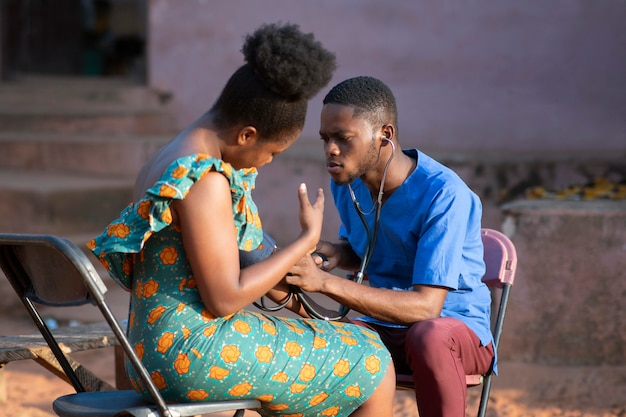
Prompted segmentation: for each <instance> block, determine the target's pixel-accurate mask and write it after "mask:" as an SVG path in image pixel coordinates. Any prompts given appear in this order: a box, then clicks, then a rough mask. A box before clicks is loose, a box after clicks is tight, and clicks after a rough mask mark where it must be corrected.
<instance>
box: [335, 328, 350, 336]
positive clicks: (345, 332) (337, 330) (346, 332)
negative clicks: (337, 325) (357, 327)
mask: <svg viewBox="0 0 626 417" xmlns="http://www.w3.org/2000/svg"><path fill="white" fill-rule="evenodd" d="M335 331H336V332H337V333H340V334H345V335H346V336H352V332H351V331H349V330H346V329H335Z"/></svg>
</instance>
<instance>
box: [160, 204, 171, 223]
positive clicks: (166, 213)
mask: <svg viewBox="0 0 626 417" xmlns="http://www.w3.org/2000/svg"><path fill="white" fill-rule="evenodd" d="M161 220H163V222H164V223H167V224H170V223H172V210H170V208H169V207H168V208H166V209H165V210H163V214H161Z"/></svg>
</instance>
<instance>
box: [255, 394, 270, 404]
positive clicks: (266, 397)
mask: <svg viewBox="0 0 626 417" xmlns="http://www.w3.org/2000/svg"><path fill="white" fill-rule="evenodd" d="M256 399H257V400H259V401H261V402H262V403H268V402H270V401H272V400H273V399H274V394H265V395H259V396H258V397H256Z"/></svg>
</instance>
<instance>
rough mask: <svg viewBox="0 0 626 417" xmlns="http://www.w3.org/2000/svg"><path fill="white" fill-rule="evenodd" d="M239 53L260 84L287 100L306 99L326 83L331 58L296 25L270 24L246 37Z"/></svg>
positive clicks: (329, 71) (332, 57)
mask: <svg viewBox="0 0 626 417" xmlns="http://www.w3.org/2000/svg"><path fill="white" fill-rule="evenodd" d="M241 52H242V53H243V55H244V59H245V61H246V62H247V63H248V65H250V66H251V67H252V69H253V71H254V73H255V74H256V75H257V76H258V77H259V79H260V80H261V82H262V83H263V84H264V85H265V86H266V87H267V88H268V89H269V90H271V91H272V92H274V93H275V94H277V95H278V96H280V97H284V98H285V99H288V100H293V101H299V100H308V99H310V98H311V97H313V96H314V95H315V94H317V93H318V92H319V90H321V89H322V88H323V87H324V86H325V85H326V84H328V82H329V81H330V79H331V77H332V74H333V71H334V70H335V68H336V67H337V66H336V63H335V55H334V54H333V53H332V52H329V51H327V50H326V49H325V48H324V47H323V46H322V45H321V44H320V43H319V42H318V41H316V40H315V38H314V36H313V34H312V33H308V34H305V33H302V32H301V31H300V28H299V26H298V25H295V24H280V23H272V24H266V25H263V26H261V27H260V28H259V29H257V30H256V31H254V32H253V33H251V34H249V35H247V36H246V40H245V43H244V45H243V48H242V50H241Z"/></svg>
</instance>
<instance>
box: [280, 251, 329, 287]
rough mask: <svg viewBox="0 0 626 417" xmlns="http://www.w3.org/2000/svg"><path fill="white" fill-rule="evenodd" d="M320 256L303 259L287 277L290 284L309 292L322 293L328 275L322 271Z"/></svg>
mask: <svg viewBox="0 0 626 417" xmlns="http://www.w3.org/2000/svg"><path fill="white" fill-rule="evenodd" d="M320 260H321V258H320V257H319V256H316V255H313V256H305V257H303V258H301V259H300V260H299V261H298V263H297V264H295V265H294V266H293V267H292V268H291V269H290V270H289V274H288V275H287V276H286V277H285V281H286V282H287V283H288V284H291V285H295V286H297V287H300V288H302V289H303V290H304V291H308V292H321V291H322V290H323V286H324V281H325V279H326V277H327V276H328V273H327V272H325V271H323V270H322V269H320V267H319V266H318V263H317V262H319V261H320Z"/></svg>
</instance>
